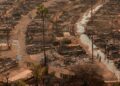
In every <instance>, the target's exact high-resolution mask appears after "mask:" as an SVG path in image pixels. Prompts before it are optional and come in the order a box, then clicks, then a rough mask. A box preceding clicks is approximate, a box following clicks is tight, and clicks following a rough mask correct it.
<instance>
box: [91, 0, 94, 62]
mask: <svg viewBox="0 0 120 86" xmlns="http://www.w3.org/2000/svg"><path fill="white" fill-rule="evenodd" d="M92 17H93V1H92V0H91V22H93V18H92ZM91 41H92V43H91V44H92V45H91V48H92V62H93V60H94V49H93V48H94V45H93V34H91Z"/></svg>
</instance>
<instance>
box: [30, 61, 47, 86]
mask: <svg viewBox="0 0 120 86" xmlns="http://www.w3.org/2000/svg"><path fill="white" fill-rule="evenodd" d="M29 68H30V70H31V71H32V75H33V78H34V80H35V86H39V84H43V83H42V81H43V78H44V75H45V71H46V67H43V66H42V65H40V64H35V63H31V64H30V65H29ZM40 82H41V83H40Z"/></svg>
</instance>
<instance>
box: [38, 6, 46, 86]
mask: <svg viewBox="0 0 120 86" xmlns="http://www.w3.org/2000/svg"><path fill="white" fill-rule="evenodd" d="M38 11H39V13H40V14H41V18H42V30H43V31H42V35H43V54H44V67H45V68H46V70H45V78H44V84H45V86H48V62H47V55H46V49H45V47H46V45H45V43H46V42H45V28H46V27H45V21H46V15H47V13H48V9H47V8H45V7H44V6H43V5H40V6H39V7H38Z"/></svg>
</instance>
